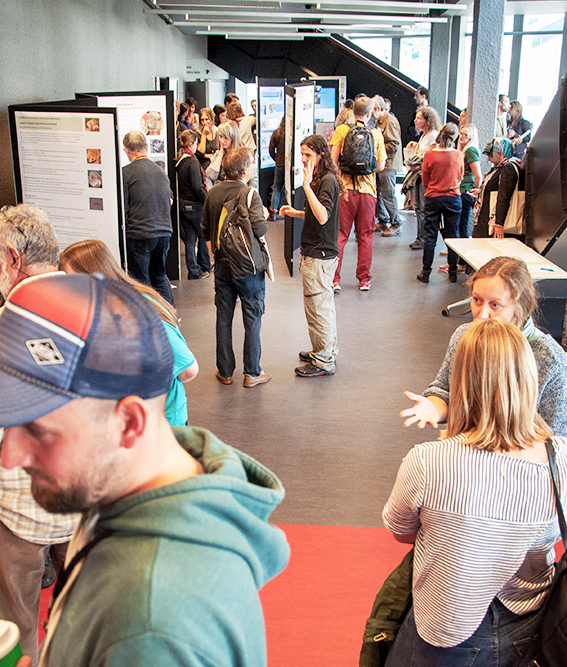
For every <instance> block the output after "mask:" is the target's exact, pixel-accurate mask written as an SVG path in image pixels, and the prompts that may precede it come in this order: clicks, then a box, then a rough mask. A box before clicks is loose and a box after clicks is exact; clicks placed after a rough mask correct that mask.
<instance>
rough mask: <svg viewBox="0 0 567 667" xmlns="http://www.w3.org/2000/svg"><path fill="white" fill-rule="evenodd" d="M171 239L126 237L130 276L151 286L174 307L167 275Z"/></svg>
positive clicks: (165, 237) (162, 237)
mask: <svg viewBox="0 0 567 667" xmlns="http://www.w3.org/2000/svg"><path fill="white" fill-rule="evenodd" d="M170 238H171V237H170V236H159V237H158V238H155V239H133V238H128V236H126V253H127V256H128V271H129V273H130V275H131V276H132V277H133V278H135V279H136V280H138V281H140V282H141V283H144V285H151V286H152V287H153V288H154V289H156V290H157V291H158V292H159V293H160V294H161V295H162V296H163V298H164V299H165V300H166V301H169V303H170V304H171V305H172V306H174V305H175V303H174V301H173V292H172V291H171V285H170V283H169V278H168V277H167V275H166V273H165V258H166V257H167V251H168V250H169V240H170Z"/></svg>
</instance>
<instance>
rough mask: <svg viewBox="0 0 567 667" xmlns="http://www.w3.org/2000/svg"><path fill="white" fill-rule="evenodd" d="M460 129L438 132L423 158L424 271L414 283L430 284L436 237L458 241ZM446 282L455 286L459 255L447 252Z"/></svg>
mask: <svg viewBox="0 0 567 667" xmlns="http://www.w3.org/2000/svg"><path fill="white" fill-rule="evenodd" d="M458 136H459V128H458V127H457V126H456V125H455V124H454V123H447V125H444V126H443V127H442V128H441V131H440V132H439V136H438V137H437V145H436V146H435V148H432V149H431V150H429V151H427V153H426V154H425V156H424V158H423V166H422V168H421V178H422V180H423V185H424V186H425V206H424V212H425V224H424V228H425V241H424V246H423V269H422V271H421V273H419V274H418V276H417V279H418V280H419V281H421V282H422V283H428V282H429V274H430V273H431V267H432V265H433V257H434V254H435V245H436V243H437V233H438V232H441V236H443V238H458V237H459V220H460V217H461V207H462V203H461V191H460V187H459V186H460V183H461V180H462V178H463V173H464V162H463V154H462V153H461V151H459V150H457V149H456V148H455V141H456V139H457V137H458ZM447 259H448V261H449V280H450V281H451V282H452V283H455V282H457V260H458V255H457V253H456V252H455V251H454V250H451V248H449V254H448V256H447Z"/></svg>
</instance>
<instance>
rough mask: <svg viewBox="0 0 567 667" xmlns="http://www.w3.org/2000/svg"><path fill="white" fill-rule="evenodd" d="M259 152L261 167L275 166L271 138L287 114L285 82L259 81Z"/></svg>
mask: <svg viewBox="0 0 567 667" xmlns="http://www.w3.org/2000/svg"><path fill="white" fill-rule="evenodd" d="M257 99H258V100H259V104H258V130H257V135H258V149H259V150H258V152H259V156H260V169H266V168H268V167H275V165H276V163H275V161H274V160H273V159H272V157H271V156H270V152H269V147H270V139H271V138H272V134H273V133H274V130H277V128H278V127H279V125H280V123H281V120H282V117H283V116H284V114H285V98H284V85H283V82H281V83H278V84H275V85H269V84H264V83H263V80H259V81H258V95H257Z"/></svg>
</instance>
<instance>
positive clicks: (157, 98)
mask: <svg viewBox="0 0 567 667" xmlns="http://www.w3.org/2000/svg"><path fill="white" fill-rule="evenodd" d="M97 100H98V104H99V105H100V106H105V107H116V110H117V112H118V142H119V144H120V146H122V140H123V139H124V135H126V134H128V132H130V131H131V130H138V131H139V132H142V133H143V134H145V135H146V140H147V142H148V157H149V158H150V160H152V161H153V162H156V163H157V164H158V165H159V166H160V167H162V168H163V169H165V172H166V173H168V141H167V96H166V95H163V94H161V95H155V94H154V95H128V94H125V95H120V94H118V95H104V96H99V97H97ZM128 163H129V161H128V157H127V156H126V153H125V152H124V151H123V150H121V151H120V166H121V167H124V166H125V165H127V164H128Z"/></svg>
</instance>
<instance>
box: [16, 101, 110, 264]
mask: <svg viewBox="0 0 567 667" xmlns="http://www.w3.org/2000/svg"><path fill="white" fill-rule="evenodd" d="M10 124H11V133H12V148H13V154H14V169H15V175H16V192H17V195H18V201H21V202H23V203H25V204H33V205H35V206H38V207H39V208H41V209H42V210H43V211H45V213H46V214H47V216H48V218H49V220H50V221H51V224H52V225H53V228H54V230H55V233H56V235H57V239H58V241H59V246H60V249H64V248H66V247H67V246H68V245H70V244H71V243H75V242H77V241H81V240H83V239H88V238H98V239H100V240H101V241H104V243H106V244H107V246H108V247H109V248H110V250H111V251H112V254H113V255H114V256H115V258H116V259H117V260H118V261H120V259H121V253H120V247H121V239H120V220H121V219H122V211H121V204H120V202H121V193H120V190H119V183H120V180H119V174H118V165H117V162H118V156H117V152H118V151H117V145H116V143H117V142H116V129H115V128H116V111H115V110H114V109H105V108H81V109H77V110H74V109H71V108H63V107H62V108H59V109H56V108H54V107H53V106H52V107H50V108H47V107H44V108H41V107H40V106H38V105H29V109H26V108H25V105H23V106H21V107H10Z"/></svg>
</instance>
